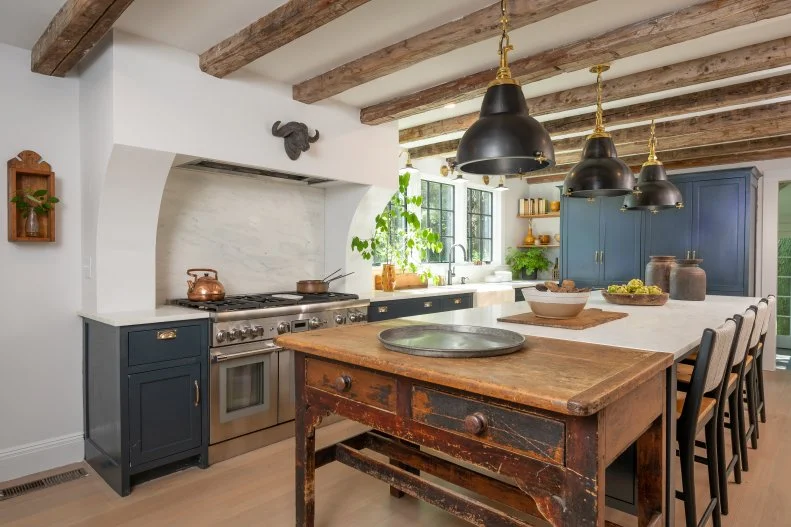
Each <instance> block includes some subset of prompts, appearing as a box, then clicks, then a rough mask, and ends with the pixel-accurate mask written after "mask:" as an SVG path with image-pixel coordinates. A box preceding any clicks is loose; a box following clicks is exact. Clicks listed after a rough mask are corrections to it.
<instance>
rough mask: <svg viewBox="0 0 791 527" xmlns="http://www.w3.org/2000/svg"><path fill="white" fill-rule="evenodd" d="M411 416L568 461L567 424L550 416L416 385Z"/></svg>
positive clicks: (534, 455)
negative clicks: (566, 451) (510, 408)
mask: <svg viewBox="0 0 791 527" xmlns="http://www.w3.org/2000/svg"><path fill="white" fill-rule="evenodd" d="M412 419H413V420H414V421H418V422H421V423H425V424H427V425H430V426H433V427H436V428H440V429H443V430H448V431H450V432H455V433H458V434H461V435H464V436H467V437H471V438H476V439H477V440H478V441H480V442H482V443H486V444H490V445H496V446H499V447H503V448H507V449H509V450H513V451H514V452H517V453H519V454H522V455H525V456H528V457H532V458H534V459H539V460H541V461H547V462H550V463H556V464H559V465H562V464H564V462H565V455H564V454H565V435H566V430H565V425H564V423H562V422H561V421H555V420H554V419H549V418H547V417H542V416H539V415H535V414H529V413H525V412H519V411H516V410H509V409H507V408H504V407H501V406H497V405H493V404H487V403H484V402H481V401H476V400H473V399H467V398H464V397H458V396H456V395H451V394H447V393H444V392H440V391H437V390H432V389H430V388H424V387H421V386H415V387H414V388H413V389H412Z"/></svg>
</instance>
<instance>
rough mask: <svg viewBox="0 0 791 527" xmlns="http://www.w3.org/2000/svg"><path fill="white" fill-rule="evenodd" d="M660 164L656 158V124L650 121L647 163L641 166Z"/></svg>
mask: <svg viewBox="0 0 791 527" xmlns="http://www.w3.org/2000/svg"><path fill="white" fill-rule="evenodd" d="M661 164H662V162H661V161H660V160H659V158H658V157H656V123H655V122H654V120H653V119H651V138H650V139H649V140H648V161H646V162H645V163H643V166H644V167H646V166H650V165H661Z"/></svg>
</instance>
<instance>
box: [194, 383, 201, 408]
mask: <svg viewBox="0 0 791 527" xmlns="http://www.w3.org/2000/svg"><path fill="white" fill-rule="evenodd" d="M193 382H194V383H195V406H198V405H199V404H200V386H198V381H193Z"/></svg>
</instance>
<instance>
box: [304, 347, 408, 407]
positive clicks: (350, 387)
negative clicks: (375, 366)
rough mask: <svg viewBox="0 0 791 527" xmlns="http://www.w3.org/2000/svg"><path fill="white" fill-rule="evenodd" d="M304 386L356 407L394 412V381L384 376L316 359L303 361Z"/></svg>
mask: <svg viewBox="0 0 791 527" xmlns="http://www.w3.org/2000/svg"><path fill="white" fill-rule="evenodd" d="M305 382H306V384H307V385H308V386H312V387H313V388H317V389H319V390H322V391H325V392H329V393H332V394H335V395H338V396H340V397H344V398H346V399H349V400H352V401H356V402H359V403H363V404H367V405H369V406H374V407H376V408H381V409H382V410H387V411H390V412H395V410H396V381H395V379H393V378H390V377H387V376H385V375H380V374H377V373H373V372H370V371H368V370H363V369H357V368H352V367H349V366H346V365H341V364H335V363H333V362H325V361H322V360H317V359H306V360H305Z"/></svg>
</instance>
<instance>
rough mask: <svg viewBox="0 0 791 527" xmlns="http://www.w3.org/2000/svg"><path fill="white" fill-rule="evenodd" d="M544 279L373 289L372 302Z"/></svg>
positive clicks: (482, 289) (527, 283)
mask: <svg viewBox="0 0 791 527" xmlns="http://www.w3.org/2000/svg"><path fill="white" fill-rule="evenodd" d="M543 283H544V280H513V281H508V282H476V283H474V284H453V285H439V286H429V287H423V288H418V289H401V290H399V291H393V292H392V293H388V292H385V291H373V292H372V293H371V296H370V299H371V302H384V301H387V300H402V299H404V298H418V297H421V296H443V295H455V294H458V293H479V292H490V291H505V290H508V289H517V288H519V287H527V286H530V285H536V284H543Z"/></svg>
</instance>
